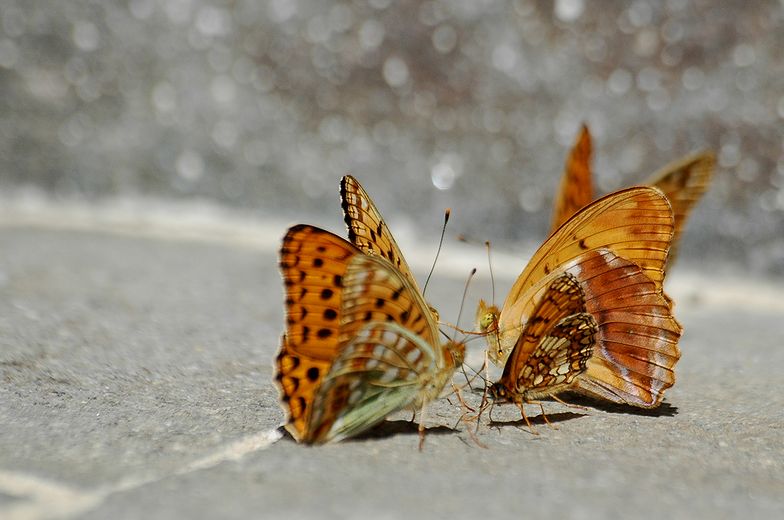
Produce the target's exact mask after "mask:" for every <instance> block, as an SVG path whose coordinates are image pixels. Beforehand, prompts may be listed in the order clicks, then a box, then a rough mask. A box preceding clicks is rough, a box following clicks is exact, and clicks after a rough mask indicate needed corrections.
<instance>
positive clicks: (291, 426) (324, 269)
mask: <svg viewBox="0 0 784 520" xmlns="http://www.w3.org/2000/svg"><path fill="white" fill-rule="evenodd" d="M361 254H362V253H361V252H360V251H359V250H358V249H357V248H356V247H354V246H353V245H351V244H349V243H348V242H346V241H345V240H343V239H342V238H340V237H338V236H335V235H333V234H332V233H328V232H326V231H322V230H320V229H318V228H314V227H311V226H304V225H301V226H295V227H292V228H291V229H289V231H288V233H286V236H285V238H284V239H283V246H282V247H281V250H280V269H281V274H282V275H283V283H284V285H285V290H286V333H285V334H284V335H283V338H282V341H281V349H280V353H279V354H278V357H277V360H276V368H277V373H276V376H275V377H276V380H277V381H278V384H279V386H280V389H281V393H282V400H283V403H284V404H285V406H286V407H287V408H288V413H289V421H288V424H287V429H288V430H289V432H290V433H291V434H292V435H293V436H294V437H295V438H296V439H298V440H300V439H302V438H303V437H305V436H306V435H307V425H308V420H309V417H310V412H311V410H312V404H313V396H314V395H315V392H316V389H317V388H318V386H319V384H320V383H321V380H322V378H323V377H324V374H325V373H326V372H327V371H328V370H329V367H330V366H331V365H332V362H333V361H334V359H335V358H336V357H337V355H338V353H339V351H340V346H341V343H340V340H339V338H338V336H339V333H340V320H339V317H340V312H341V302H342V298H341V293H342V291H343V276H344V275H345V273H346V270H347V269H348V265H349V262H350V260H351V259H352V258H353V257H355V256H357V255H361Z"/></svg>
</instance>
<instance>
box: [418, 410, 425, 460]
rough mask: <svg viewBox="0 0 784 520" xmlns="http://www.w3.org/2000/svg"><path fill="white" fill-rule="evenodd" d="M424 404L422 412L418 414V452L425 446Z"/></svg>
mask: <svg viewBox="0 0 784 520" xmlns="http://www.w3.org/2000/svg"><path fill="white" fill-rule="evenodd" d="M425 419H426V414H425V403H422V410H421V411H420V412H419V428H418V430H419V451H422V448H423V447H424V446H425Z"/></svg>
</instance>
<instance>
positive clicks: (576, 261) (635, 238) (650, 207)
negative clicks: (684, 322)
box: [477, 187, 681, 408]
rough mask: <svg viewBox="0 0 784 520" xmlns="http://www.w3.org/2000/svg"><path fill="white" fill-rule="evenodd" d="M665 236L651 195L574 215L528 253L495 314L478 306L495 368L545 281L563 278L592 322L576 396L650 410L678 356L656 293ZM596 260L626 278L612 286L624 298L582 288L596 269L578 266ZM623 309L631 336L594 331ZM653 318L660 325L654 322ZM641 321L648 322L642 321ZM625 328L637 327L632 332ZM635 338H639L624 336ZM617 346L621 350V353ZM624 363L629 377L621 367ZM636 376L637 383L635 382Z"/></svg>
mask: <svg viewBox="0 0 784 520" xmlns="http://www.w3.org/2000/svg"><path fill="white" fill-rule="evenodd" d="M672 233H673V214H672V209H671V207H670V204H669V202H668V201H667V198H666V197H665V196H664V194H663V193H662V192H661V191H660V190H658V189H657V188H651V187H635V188H628V189H625V190H621V191H618V192H615V193H612V194H610V195H607V196H605V197H603V198H601V199H599V200H597V201H595V202H593V203H590V204H589V205H587V206H586V207H584V208H582V209H581V210H579V211H578V212H577V213H576V214H574V215H573V216H572V217H571V218H569V219H568V220H567V221H566V222H565V223H564V224H563V225H562V226H561V227H559V228H558V230H556V231H555V232H554V233H553V234H552V235H550V237H549V238H548V239H547V240H546V241H545V242H544V244H542V246H541V247H540V248H539V249H538V250H537V251H536V253H534V256H533V257H532V258H531V260H530V262H529V263H528V265H527V266H526V268H525V269H524V270H523V272H522V274H520V276H519V277H518V278H517V280H516V281H515V283H514V285H513V286H512V289H511V290H510V292H509V294H508V295H507V297H506V300H505V301H504V304H503V307H502V308H501V310H500V311H499V310H498V308H496V307H494V306H492V307H488V306H487V305H486V304H485V303H484V302H483V301H480V303H479V309H478V311H477V318H478V321H479V326H480V328H481V330H482V331H483V332H486V333H487V339H488V344H489V352H488V355H489V357H490V358H491V359H492V360H493V361H494V362H496V363H499V364H500V363H503V362H504V361H505V360H506V358H507V356H509V354H510V352H511V351H512V350H513V349H514V347H515V345H516V344H517V343H518V341H519V338H520V335H521V333H522V332H523V330H524V327H525V325H526V324H527V323H528V322H529V321H530V319H531V317H532V316H533V313H534V311H535V306H536V302H537V301H538V299H539V295H540V294H541V293H542V291H544V290H545V289H546V288H547V287H548V286H549V284H550V283H551V282H552V280H554V279H556V278H557V277H559V276H562V275H563V273H565V272H571V274H573V275H574V276H576V278H577V279H578V281H580V284H581V286H582V287H583V288H584V290H585V291H586V305H587V307H586V309H587V310H588V312H589V313H590V314H592V315H593V316H594V318H595V319H596V321H597V324H598V325H599V331H600V332H599V334H598V335H597V338H598V339H597V342H596V348H594V351H593V354H592V356H591V358H590V359H589V360H588V363H587V368H586V370H585V372H583V373H582V374H580V375H579V376H578V377H577V378H576V379H577V381H578V382H577V384H578V385H579V389H580V391H581V392H582V393H586V394H589V395H592V396H596V397H602V398H605V399H610V400H611V401H614V402H624V403H627V404H631V405H634V406H640V407H646V408H648V407H655V406H658V404H660V402H661V399H662V397H663V391H664V390H666V388H669V387H670V386H672V383H673V382H674V377H672V368H673V366H674V364H675V362H677V360H678V358H679V356H680V353H679V352H678V351H677V340H678V338H679V337H680V333H681V328H680V325H679V324H678V323H677V321H675V319H674V318H672V315H671V305H670V302H669V300H668V299H667V298H666V296H665V295H664V294H663V291H662V282H663V280H664V266H665V263H666V261H667V253H668V250H669V244H670V240H671V239H672ZM600 253H601V254H602V255H603V258H607V260H608V261H609V260H610V256H609V255H612V260H613V262H615V264H614V265H618V264H623V266H624V267H625V268H626V269H627V272H628V276H631V277H632V278H631V279H629V280H626V279H625V278H624V277H623V276H621V277H620V278H619V280H620V282H618V281H616V282H615V283H617V284H620V285H619V287H622V288H624V290H625V291H626V292H623V291H620V292H618V291H611V290H610V289H611V288H612V287H614V286H607V287H606V288H605V290H604V293H603V292H602V289H601V287H596V286H594V285H591V284H590V281H591V280H592V279H594V278H595V277H599V276H600V275H601V274H602V273H603V272H604V270H603V269H604V268H602V265H601V264H600V263H596V264H584V261H585V260H586V259H589V258H592V256H593V255H597V254H600ZM589 267H590V268H589ZM570 269H572V270H574V271H569V270H570ZM632 275H633V276H632ZM624 280H626V281H627V282H629V283H631V281H635V282H638V283H636V285H634V286H631V288H629V287H626V286H624V285H623V284H622V283H621V282H622V281H624ZM643 281H644V282H645V284H643V283H642V282H643ZM643 289H644V291H643ZM638 290H639V293H637V292H635V291H638ZM589 293H590V294H589ZM605 293H606V294H605ZM591 295H595V296H591ZM589 296H591V297H590V298H589ZM599 296H602V297H601V298H600V297H599ZM644 298H649V299H650V301H648V300H645V299H644ZM588 302H590V305H588ZM627 307H628V309H627V310H630V311H631V310H634V311H635V312H633V313H631V314H629V315H627V316H625V319H627V320H629V321H627V322H621V323H622V325H621V326H622V327H627V329H625V330H627V331H628V330H634V332H632V333H630V334H629V336H628V337H627V338H620V339H619V337H616V336H612V335H608V334H609V329H602V328H601V327H602V324H603V323H605V322H604V321H603V320H604V319H605V317H606V316H610V315H611V313H610V310H612V312H620V311H623V310H624V309H625V308H627ZM638 310H639V313H638V312H637V311H638ZM650 313H654V314H653V316H649V314H650ZM660 315H661V317H662V319H663V320H664V321H661V322H660V321H658V317H660ZM652 317H656V318H657V319H656V320H653V319H652ZM649 318H651V320H650V323H649V322H648V321H646V320H649ZM607 323H613V322H611V321H610V322H607ZM632 325H634V326H635V327H636V326H638V325H639V327H641V328H640V329H639V330H638V329H634V328H633V327H632ZM645 327H649V328H647V329H646V328H645ZM664 329H666V331H667V334H666V335H665V333H664ZM603 331H604V333H603ZM635 334H640V336H639V337H637V336H634V337H632V336H633V335H635ZM660 336H666V341H661V337H660ZM630 339H634V341H630ZM673 341H674V345H673V343H672V342H673ZM624 342H625V343H624ZM624 344H627V346H628V347H629V350H628V351H627V350H624V349H623V348H622V347H623V345H624ZM610 347H612V348H610ZM616 347H617V348H616ZM673 347H674V348H673ZM632 359H633V360H634V369H635V371H631V370H629V367H628V366H626V365H624V363H625V362H627V361H628V362H631V360H632ZM507 363H508V362H507ZM660 365H661V367H662V370H663V372H662V371H661V370H659V367H660ZM637 373H639V374H641V375H643V376H644V377H643V378H637V377H636V375H635V374H637ZM659 377H661V378H662V379H658V378H659ZM645 378H647V379H645ZM646 384H648V385H649V386H650V388H648V389H647V390H646V391H643V390H639V391H638V390H635V389H633V388H631V387H632V386H640V385H642V386H644V385H646Z"/></svg>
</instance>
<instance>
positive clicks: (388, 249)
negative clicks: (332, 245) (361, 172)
mask: <svg viewBox="0 0 784 520" xmlns="http://www.w3.org/2000/svg"><path fill="white" fill-rule="evenodd" d="M340 199H341V207H342V208H343V220H344V221H345V222H346V227H347V228H348V239H349V241H350V242H351V243H352V244H354V245H355V246H357V247H358V248H359V249H361V250H362V252H364V253H365V254H368V255H370V256H380V257H382V258H385V259H386V260H388V261H389V262H391V263H392V265H393V266H395V267H396V268H397V270H398V271H400V273H402V274H403V276H405V277H406V278H407V279H408V281H409V282H410V283H411V285H413V286H414V288H415V289H416V290H417V291H419V286H418V285H417V282H416V280H415V279H414V275H413V274H412V273H411V269H410V268H409V267H408V264H407V263H406V260H405V258H404V257H403V253H402V252H401V251H400V248H399V247H398V245H397V242H395V239H394V237H393V236H392V233H390V231H389V227H387V224H386V222H384V219H383V217H382V216H381V212H380V211H379V210H378V208H377V207H376V205H375V204H374V203H373V200H372V199H371V198H370V195H368V193H367V192H366V191H365V189H364V188H363V187H362V185H361V184H360V183H359V181H358V180H356V179H355V178H354V177H352V176H351V175H346V176H344V177H343V178H342V179H341V180H340Z"/></svg>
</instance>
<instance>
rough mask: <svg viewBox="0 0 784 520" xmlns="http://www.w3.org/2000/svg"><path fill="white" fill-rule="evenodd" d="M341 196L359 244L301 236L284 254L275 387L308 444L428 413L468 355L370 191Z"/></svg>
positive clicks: (353, 188) (357, 188) (346, 185)
mask: <svg viewBox="0 0 784 520" xmlns="http://www.w3.org/2000/svg"><path fill="white" fill-rule="evenodd" d="M340 195H341V206H342V208H343V213H344V220H345V222H346V225H347V227H348V235H349V240H350V241H351V243H349V242H347V241H345V240H343V239H342V238H340V237H337V236H336V235H333V234H331V233H329V232H327V231H323V230H320V229H318V228H314V227H310V226H298V227H295V228H292V229H290V230H289V233H288V234H287V235H286V238H285V239H284V242H283V247H282V249H281V270H282V272H283V278H284V282H285V285H286V294H287V298H286V308H287V323H288V329H287V332H286V334H284V337H283V340H282V342H281V343H282V346H281V352H280V354H279V356H278V360H277V367H278V369H277V375H276V379H277V380H278V382H279V385H280V386H281V389H282V400H283V402H284V403H286V405H287V406H288V411H289V417H290V419H289V424H288V426H287V428H288V430H289V431H290V432H291V433H292V435H293V436H294V437H295V438H296V439H297V440H301V441H303V442H310V443H323V442H330V441H336V440H340V439H343V438H346V437H350V436H352V435H356V434H357V433H360V432H361V431H364V430H366V429H368V428H370V427H372V426H373V425H375V424H377V423H378V422H380V421H381V420H383V419H384V417H386V416H387V415H389V414H390V413H392V412H394V411H397V410H400V409H403V408H414V409H415V410H416V409H418V408H421V407H424V405H425V404H426V403H427V402H429V401H432V400H434V399H436V398H437V397H438V395H439V394H440V393H441V391H442V389H443V388H444V386H445V385H446V383H447V382H448V381H450V380H451V377H452V374H453V373H454V371H455V369H456V368H457V367H458V366H459V365H461V364H462V362H463V357H464V355H465V348H464V346H463V345H462V344H460V343H457V342H447V343H445V344H441V343H439V342H438V325H437V324H438V313H437V312H436V311H435V309H433V308H432V307H430V306H428V305H427V304H426V303H425V301H424V297H423V295H422V292H421V291H420V289H419V286H418V285H417V282H416V279H415V278H414V276H413V274H412V273H411V269H410V268H409V267H408V264H407V263H406V261H405V258H404V257H403V254H402V253H401V251H400V248H399V247H398V245H397V243H396V242H395V239H394V237H393V236H392V234H391V233H390V231H389V228H388V227H387V225H386V223H385V221H384V219H383V218H382V216H381V213H380V212H379V210H378V208H377V207H376V205H375V204H374V203H373V201H372V199H371V198H370V196H369V195H368V194H367V192H366V191H365V190H364V188H363V187H362V185H361V184H360V183H359V182H358V181H357V180H356V179H355V178H354V177H351V176H348V175H347V176H345V177H343V179H341V183H340ZM314 248H315V249H314ZM303 262H304V264H303ZM308 262H309V263H308ZM309 284H310V285H309ZM325 284H326V285H325ZM303 291H304V292H303ZM313 291H315V293H314V292H313ZM313 294H318V295H320V296H319V298H320V299H319V298H315V297H314V296H313ZM325 321H326V322H327V324H328V325H331V326H330V327H325ZM312 331H316V332H315V337H314V334H313V333H312ZM421 431H422V424H421V423H420V432H421Z"/></svg>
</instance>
